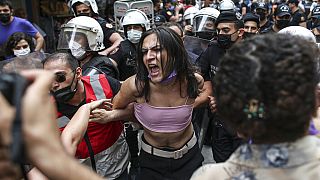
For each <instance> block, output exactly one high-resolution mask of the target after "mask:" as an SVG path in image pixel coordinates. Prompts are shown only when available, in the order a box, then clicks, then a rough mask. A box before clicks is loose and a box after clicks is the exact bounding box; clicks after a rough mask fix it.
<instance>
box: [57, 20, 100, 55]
mask: <svg viewBox="0 0 320 180" xmlns="http://www.w3.org/2000/svg"><path fill="white" fill-rule="evenodd" d="M103 38H104V37H103V30H102V28H101V26H100V24H99V23H98V22H97V21H96V20H95V19H93V18H91V17H88V16H79V17H75V18H72V19H71V20H70V21H69V22H67V24H64V25H62V27H61V32H60V38H59V41H58V47H57V49H58V50H61V49H71V47H75V46H81V48H82V49H84V50H85V51H101V50H103V49H105V47H104V45H103Z"/></svg>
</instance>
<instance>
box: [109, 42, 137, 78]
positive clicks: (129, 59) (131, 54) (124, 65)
mask: <svg viewBox="0 0 320 180" xmlns="http://www.w3.org/2000/svg"><path fill="white" fill-rule="evenodd" d="M109 57H110V58H112V59H113V60H115V61H116V62H117V64H118V70H119V80H120V81H124V80H126V79H127V78H128V77H130V76H132V75H134V74H136V72H137V63H136V47H135V45H134V44H133V43H131V42H130V41H129V40H128V39H126V40H124V41H122V42H121V43H120V47H119V50H118V51H117V52H116V53H115V54H113V55H110V56H109Z"/></svg>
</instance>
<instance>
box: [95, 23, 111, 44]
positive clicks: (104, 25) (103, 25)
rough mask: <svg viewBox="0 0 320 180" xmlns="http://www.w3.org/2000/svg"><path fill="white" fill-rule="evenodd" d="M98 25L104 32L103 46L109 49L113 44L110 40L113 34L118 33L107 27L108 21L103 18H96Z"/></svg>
mask: <svg viewBox="0 0 320 180" xmlns="http://www.w3.org/2000/svg"><path fill="white" fill-rule="evenodd" d="M95 19H96V20H97V21H98V23H99V24H100V26H101V28H102V30H103V36H104V38H103V44H104V46H105V48H109V47H110V46H112V42H111V41H110V40H109V39H110V37H111V35H112V34H113V33H115V32H116V31H115V30H114V29H113V28H112V27H110V28H109V27H107V21H106V20H105V19H103V18H101V17H97V18H95Z"/></svg>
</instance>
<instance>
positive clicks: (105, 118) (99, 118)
mask: <svg viewBox="0 0 320 180" xmlns="http://www.w3.org/2000/svg"><path fill="white" fill-rule="evenodd" d="M121 120H128V121H133V122H136V119H135V118H134V114H133V103H130V104H129V105H128V106H127V107H126V108H125V109H113V110H106V109H95V110H93V111H92V113H91V116H90V122H97V123H102V124H105V123H108V122H112V121H121Z"/></svg>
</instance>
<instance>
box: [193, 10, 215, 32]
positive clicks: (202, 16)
mask: <svg viewBox="0 0 320 180" xmlns="http://www.w3.org/2000/svg"><path fill="white" fill-rule="evenodd" d="M219 14H220V12H219V11H218V10H217V9H215V8H211V7H206V8H202V9H200V11H198V12H197V13H196V15H195V16H194V18H193V28H194V32H202V31H206V30H208V26H207V25H208V22H210V25H211V24H212V25H214V23H215V21H216V19H217V18H218V16H219Z"/></svg>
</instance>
